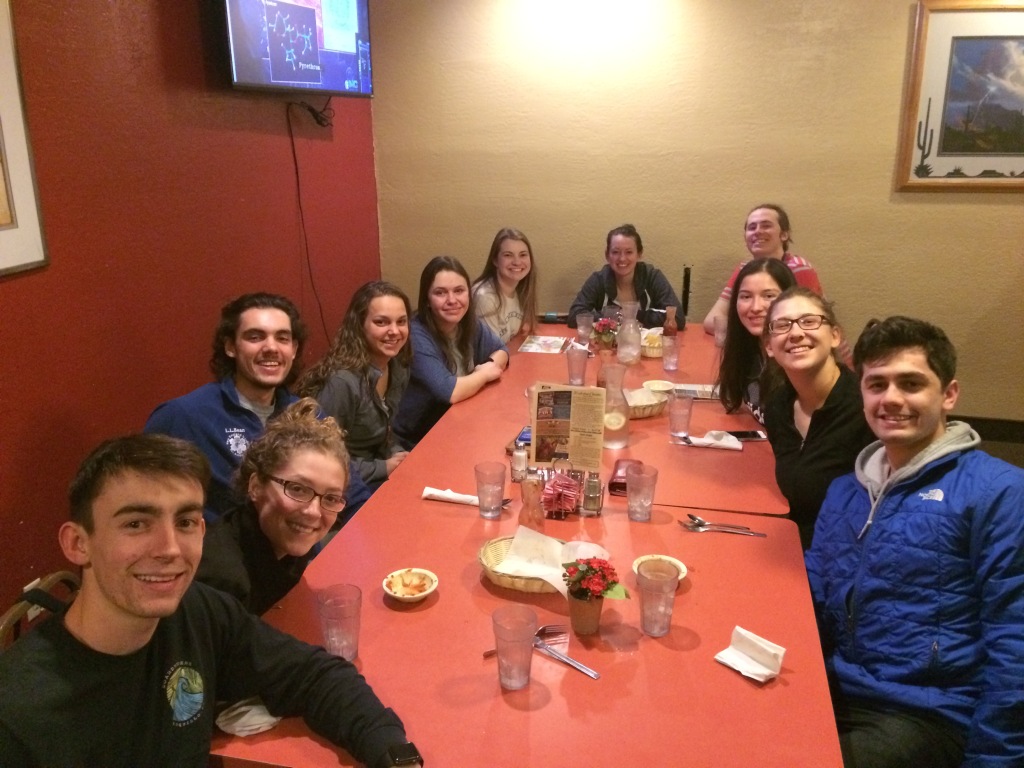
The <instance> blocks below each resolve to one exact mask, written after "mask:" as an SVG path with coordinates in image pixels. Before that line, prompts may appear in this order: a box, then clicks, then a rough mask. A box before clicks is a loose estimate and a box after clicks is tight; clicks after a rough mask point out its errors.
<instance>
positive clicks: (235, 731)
mask: <svg viewBox="0 0 1024 768" xmlns="http://www.w3.org/2000/svg"><path fill="white" fill-rule="evenodd" d="M279 722H281V718H280V717H274V716H273V715H272V714H270V713H269V712H267V708H266V707H265V706H263V702H262V701H260V698H259V696H253V697H252V698H249V699H242V701H240V702H238V703H237V704H232V705H231V706H230V707H228V708H227V709H225V710H224V711H223V712H221V713H220V714H219V715H217V727H218V728H220V729H221V730H222V731H224V732H225V733H230V734H232V735H233V736H252V735H253V734H256V733H263V732H264V731H269V730H270V729H271V728H273V727H274V726H275V725H277V724H278V723H279Z"/></svg>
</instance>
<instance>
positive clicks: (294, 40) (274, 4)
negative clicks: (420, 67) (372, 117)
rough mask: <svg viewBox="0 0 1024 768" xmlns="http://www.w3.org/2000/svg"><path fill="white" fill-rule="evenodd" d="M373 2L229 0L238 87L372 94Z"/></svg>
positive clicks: (233, 72) (233, 67) (233, 70)
mask: <svg viewBox="0 0 1024 768" xmlns="http://www.w3.org/2000/svg"><path fill="white" fill-rule="evenodd" d="M368 1H369V0H287V2H286V1H285V0H226V3H227V18H228V42H229V47H230V50H231V82H232V83H233V84H234V85H235V86H236V87H238V88H264V89H274V90H287V91H312V92H318V93H325V94H341V95H346V96H371V95H372V94H373V77H372V71H371V69H370V22H369V12H368V9H367V3H368Z"/></svg>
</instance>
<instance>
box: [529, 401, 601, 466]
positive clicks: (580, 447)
mask: <svg viewBox="0 0 1024 768" xmlns="http://www.w3.org/2000/svg"><path fill="white" fill-rule="evenodd" d="M532 390H533V391H532V392H531V393H530V423H531V428H532V430H533V439H532V441H531V443H530V463H531V464H532V465H533V466H535V467H544V466H551V464H552V462H554V461H556V460H558V459H568V460H569V461H570V463H571V464H572V468H573V469H585V470H594V471H598V470H600V468H601V449H602V447H603V444H604V397H605V391H604V388H602V387H573V386H569V385H565V384H552V383H546V382H537V383H536V384H535V385H534V386H533V388H532Z"/></svg>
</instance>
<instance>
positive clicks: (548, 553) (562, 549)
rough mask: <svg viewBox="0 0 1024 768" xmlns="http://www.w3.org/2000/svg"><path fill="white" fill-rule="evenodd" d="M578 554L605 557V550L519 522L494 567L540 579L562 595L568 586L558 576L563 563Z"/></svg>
mask: <svg viewBox="0 0 1024 768" xmlns="http://www.w3.org/2000/svg"><path fill="white" fill-rule="evenodd" d="M581 557H601V558H604V559H605V560H607V559H608V557H609V555H608V550H606V549H605V548H604V547H602V546H601V545H600V544H595V543H594V542H592V541H567V542H565V543H563V542H561V541H559V540H558V539H553V538H551V537H550V536H545V535H544V534H543V533H537V531H535V530H533V529H532V528H527V527H526V526H523V525H521V526H519V529H518V530H517V531H516V535H515V536H514V537H513V538H512V544H511V546H509V548H508V552H507V553H506V554H505V559H504V560H502V561H501V563H500V564H499V565H497V566H495V568H494V570H495V571H497V572H498V573H504V574H507V575H509V576H532V577H534V578H537V579H544V581H546V582H547V583H548V584H550V585H551V586H553V587H554V588H555V589H557V590H558V591H559V592H561V593H562V595H563V597H564V596H566V594H567V590H568V588H567V587H566V584H565V581H564V580H563V579H562V573H563V571H564V569H563V568H562V564H563V563H571V562H573V561H574V560H579V559H580V558H581Z"/></svg>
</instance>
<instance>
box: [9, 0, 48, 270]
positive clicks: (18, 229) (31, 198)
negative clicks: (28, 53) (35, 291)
mask: <svg viewBox="0 0 1024 768" xmlns="http://www.w3.org/2000/svg"><path fill="white" fill-rule="evenodd" d="M46 263H47V256H46V247H45V245H44V243H43V228H42V222H41V221H40V218H39V201H38V198H37V196H36V183H35V174H34V173H33V170H32V153H31V150H30V149H29V143H28V131H27V129H26V127H25V114H24V111H23V109H22V103H21V85H20V82H19V80H18V60H17V57H16V55H15V51H14V27H13V25H12V23H11V3H10V0H0V275H6V274H9V273H11V272H20V271H22V270H25V269H33V268H35V267H40V266H43V265H44V264H46Z"/></svg>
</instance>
